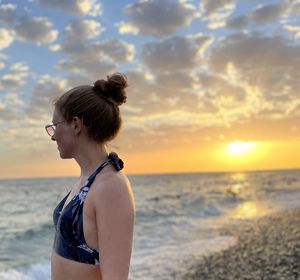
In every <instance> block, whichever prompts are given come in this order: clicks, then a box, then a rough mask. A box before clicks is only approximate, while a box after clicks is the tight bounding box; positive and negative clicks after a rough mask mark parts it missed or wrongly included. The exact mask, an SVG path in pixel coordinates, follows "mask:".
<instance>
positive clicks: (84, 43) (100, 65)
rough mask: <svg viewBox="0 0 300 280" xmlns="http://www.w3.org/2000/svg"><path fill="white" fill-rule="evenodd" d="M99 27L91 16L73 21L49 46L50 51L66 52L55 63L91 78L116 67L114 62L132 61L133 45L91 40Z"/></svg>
mask: <svg viewBox="0 0 300 280" xmlns="http://www.w3.org/2000/svg"><path fill="white" fill-rule="evenodd" d="M103 30H104V29H103V28H102V27H101V25H100V24H99V23H98V22H96V21H93V20H76V21H73V22H72V23H71V24H70V25H69V26H68V27H67V28H66V29H65V32H64V34H63V40H62V43H61V44H60V45H58V44H56V45H52V46H51V47H50V49H51V50H52V51H54V52H60V53H64V54H65V55H67V56H68V57H67V58H66V59H63V60H61V61H59V62H58V63H57V67H58V68H59V69H63V70H66V71H68V72H71V73H72V75H74V74H76V75H79V76H83V77H90V79H91V80H92V81H94V80H96V79H99V78H100V77H102V76H104V77H105V76H106V75H107V74H108V73H111V72H114V71H116V68H117V65H119V64H121V63H124V62H130V61H132V60H133V59H134V56H135V48H134V45H132V44H129V43H127V42H125V41H123V40H120V39H106V40H102V41H95V40H93V41H92V40H91V39H94V38H95V37H97V36H99V35H100V34H101V32H102V31H103Z"/></svg>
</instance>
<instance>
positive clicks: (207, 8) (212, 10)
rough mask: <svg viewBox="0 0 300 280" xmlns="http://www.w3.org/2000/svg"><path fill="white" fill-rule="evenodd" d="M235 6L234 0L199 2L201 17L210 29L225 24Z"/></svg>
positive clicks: (205, 0) (206, 0)
mask: <svg viewBox="0 0 300 280" xmlns="http://www.w3.org/2000/svg"><path fill="white" fill-rule="evenodd" d="M235 7H236V1H235V0H214V1H211V0H203V1H202V2H201V4H200V8H201V11H202V16H203V19H204V20H205V21H208V27H209V28H211V29H217V28H220V27H223V26H225V25H226V22H227V20H228V18H229V17H230V16H231V14H232V13H233V12H234V10H235Z"/></svg>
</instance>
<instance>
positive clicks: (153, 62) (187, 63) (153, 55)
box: [141, 34, 212, 72]
mask: <svg viewBox="0 0 300 280" xmlns="http://www.w3.org/2000/svg"><path fill="white" fill-rule="evenodd" d="M211 43H212V38H211V37H208V36H204V35H201V34H199V35H196V36H190V37H189V36H186V37H180V36H175V37H171V38H168V39H165V40H162V41H159V42H154V43H147V44H145V45H144V47H143V50H142V53H141V55H142V59H143V61H144V62H145V64H146V66H148V67H149V69H150V70H151V71H153V72H156V71H162V72H164V71H174V70H191V69H193V68H194V67H196V66H198V65H199V64H198V63H199V62H200V61H201V59H202V56H203V53H204V51H205V50H206V48H207V47H208V46H209V44H211Z"/></svg>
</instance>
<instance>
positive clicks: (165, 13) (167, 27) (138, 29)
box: [119, 0, 199, 38]
mask: <svg viewBox="0 0 300 280" xmlns="http://www.w3.org/2000/svg"><path fill="white" fill-rule="evenodd" d="M124 13H125V15H127V16H128V18H129V21H128V22H121V23H120V25H119V32H120V33H132V34H135V35H136V34H139V35H150V36H154V37H158V38H160V37H165V36H168V35H171V34H173V33H175V31H176V30H177V29H178V28H181V27H186V26H189V25H190V24H191V22H192V21H193V20H194V19H195V18H197V17H199V13H198V12H197V10H196V8H195V7H194V6H193V5H192V4H190V3H188V2H187V1H186V0H164V2H163V3H162V2H161V1H160V0H147V1H143V0H140V1H138V2H137V3H134V4H130V5H127V6H126V7H125V10H124Z"/></svg>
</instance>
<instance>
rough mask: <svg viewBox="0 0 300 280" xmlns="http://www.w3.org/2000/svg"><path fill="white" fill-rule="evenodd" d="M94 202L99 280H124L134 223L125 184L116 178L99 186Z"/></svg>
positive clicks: (131, 203) (128, 190) (126, 276)
mask: <svg viewBox="0 0 300 280" xmlns="http://www.w3.org/2000/svg"><path fill="white" fill-rule="evenodd" d="M94 202H95V210H96V223H97V232H98V246H99V257H100V268H101V274H102V277H103V280H125V279H128V272H129V266H130V258H131V251H132V243H133V227H134V220H135V207H134V199H133V194H132V191H131V187H130V185H129V182H126V181H125V180H124V179H121V178H119V177H116V178H112V179H110V180H107V181H106V182H103V185H102V186H101V188H99V190H98V191H97V192H96V194H95V197H94Z"/></svg>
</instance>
